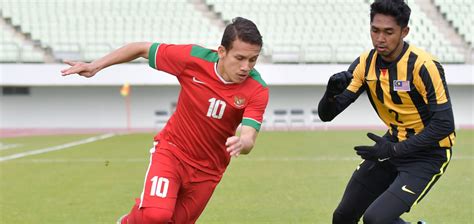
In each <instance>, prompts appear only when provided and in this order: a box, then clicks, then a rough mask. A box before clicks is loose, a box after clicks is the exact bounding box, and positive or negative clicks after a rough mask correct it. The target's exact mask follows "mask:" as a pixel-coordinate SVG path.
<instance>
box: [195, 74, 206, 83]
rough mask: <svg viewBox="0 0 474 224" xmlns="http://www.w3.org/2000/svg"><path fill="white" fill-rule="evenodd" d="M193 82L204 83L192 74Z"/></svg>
mask: <svg viewBox="0 0 474 224" xmlns="http://www.w3.org/2000/svg"><path fill="white" fill-rule="evenodd" d="M193 82H196V83H199V84H206V83H205V82H202V81H199V80H198V79H196V77H194V76H193Z"/></svg>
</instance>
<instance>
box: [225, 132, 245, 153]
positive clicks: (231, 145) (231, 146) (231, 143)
mask: <svg viewBox="0 0 474 224" xmlns="http://www.w3.org/2000/svg"><path fill="white" fill-rule="evenodd" d="M225 146H227V152H228V153H229V154H230V156H234V157H238V156H239V155H240V152H241V151H242V149H243V148H244V145H243V144H242V140H241V138H240V137H239V136H232V137H229V138H227V141H226V143H225Z"/></svg>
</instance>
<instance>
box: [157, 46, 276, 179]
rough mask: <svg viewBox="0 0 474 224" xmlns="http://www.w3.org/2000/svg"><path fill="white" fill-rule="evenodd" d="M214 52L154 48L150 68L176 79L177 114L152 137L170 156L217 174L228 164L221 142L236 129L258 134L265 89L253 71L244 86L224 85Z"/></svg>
mask: <svg viewBox="0 0 474 224" xmlns="http://www.w3.org/2000/svg"><path fill="white" fill-rule="evenodd" d="M218 59H219V58H218V55H217V52H216V51H213V50H210V49H206V48H202V47H200V46H197V45H171V44H159V43H154V44H153V45H152V46H151V48H150V53H149V64H150V66H151V67H152V68H155V69H158V70H161V71H164V72H167V73H169V74H172V75H174V76H176V77H177V78H178V81H179V83H180V85H181V91H180V94H179V98H178V103H177V107H176V111H175V112H174V114H173V115H172V116H171V117H170V119H169V120H168V122H167V124H166V126H165V127H164V128H163V130H161V132H160V133H158V134H157V135H156V136H155V140H156V141H159V142H160V144H168V145H169V146H170V147H167V148H169V150H171V151H172V152H173V153H174V155H176V156H177V157H178V158H180V159H181V160H183V161H185V162H186V163H188V164H189V165H191V166H194V167H196V168H198V169H201V170H203V171H205V172H208V173H211V174H216V175H221V174H222V173H223V172H224V170H225V169H226V167H227V165H228V164H229V162H230V155H229V153H228V152H227V151H226V146H225V143H226V141H227V138H228V137H231V136H234V135H235V132H236V129H237V127H238V126H239V124H241V123H242V125H246V126H251V127H253V128H255V129H256V130H257V131H258V130H259V129H260V126H261V123H262V119H263V114H264V112H265V108H266V106H267V103H268V87H267V85H266V83H265V82H264V81H263V80H262V79H261V77H260V74H259V73H258V72H257V71H256V70H252V71H251V72H250V76H249V77H248V78H247V79H246V80H245V81H244V82H242V83H228V82H226V81H225V80H223V79H222V77H221V76H220V75H219V74H218V73H217V60H218Z"/></svg>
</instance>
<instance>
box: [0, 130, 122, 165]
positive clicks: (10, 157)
mask: <svg viewBox="0 0 474 224" xmlns="http://www.w3.org/2000/svg"><path fill="white" fill-rule="evenodd" d="M114 135H115V134H113V133H108V134H104V135H99V136H95V137H90V138H86V139H83V140H79V141H75V142H69V143H66V144H62V145H57V146H53V147H48V148H44V149H37V150H32V151H28V152H22V153H17V154H13V155H8V156H4V157H0V162H5V161H8V160H12V159H18V158H22V157H25V156H32V155H38V154H42V153H47V152H52V151H58V150H62V149H66V148H70V147H73V146H77V145H82V144H86V143H91V142H95V141H99V140H102V139H106V138H110V137H112V136H114Z"/></svg>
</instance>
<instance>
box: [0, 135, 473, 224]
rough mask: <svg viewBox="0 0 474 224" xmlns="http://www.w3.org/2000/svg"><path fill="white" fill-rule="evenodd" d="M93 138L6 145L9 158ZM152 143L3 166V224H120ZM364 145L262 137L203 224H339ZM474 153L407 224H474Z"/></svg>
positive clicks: (463, 140)
mask: <svg viewBox="0 0 474 224" xmlns="http://www.w3.org/2000/svg"><path fill="white" fill-rule="evenodd" d="M378 134H381V132H378ZM91 136H93V135H65V136H40V137H19V138H3V139H0V142H1V143H2V144H1V146H2V148H1V150H0V157H3V158H5V157H6V156H9V155H13V154H18V153H22V152H28V151H31V150H36V149H43V148H47V147H52V146H57V145H61V144H65V143H68V142H74V141H78V140H81V139H85V138H89V137H91ZM152 137H153V134H151V133H149V134H130V135H117V136H114V137H111V138H108V139H104V140H100V141H96V142H92V143H88V144H83V145H79V146H74V147H71V148H66V149H63V150H60V151H54V152H48V153H44V154H39V155H33V156H27V157H23V158H18V159H13V160H8V161H3V162H0V223H6V224H9V223H15V224H21V223H28V224H30V223H48V224H51V223H61V224H64V223H92V224H95V223H114V222H115V220H116V219H117V217H119V216H121V215H122V214H124V213H127V212H128V211H129V210H130V208H131V206H132V204H133V199H134V198H135V197H138V196H139V195H140V193H141V189H142V184H143V177H144V175H145V171H146V168H147V166H148V158H149V153H148V150H149V148H150V147H151V145H152ZM358 144H370V140H369V139H367V138H366V137H365V131H326V132H324V131H314V132H262V133H260V136H259V139H258V140H257V144H256V147H255V148H254V149H253V151H252V153H250V154H249V155H246V156H240V157H238V158H237V159H233V160H232V162H231V164H230V166H229V168H228V170H227V172H226V174H225V175H224V178H223V180H222V182H221V183H220V184H219V185H218V187H217V189H216V191H215V193H214V195H213V197H212V198H211V200H210V202H209V204H208V206H207V207H206V209H205V211H204V213H203V214H202V216H201V217H200V219H199V220H198V223H215V224H217V223H219V224H220V223H282V224H283V223H285V224H286V223H322V224H324V223H331V216H332V211H333V209H334V208H335V207H336V205H337V203H338V202H339V200H340V198H341V196H342V193H343V190H344V188H345V185H346V183H347V181H348V179H349V177H350V175H351V174H352V171H353V170H354V169H355V167H356V166H357V165H358V163H359V162H360V160H359V159H358V157H357V156H356V154H355V152H354V150H353V146H354V145H358ZM5 146H14V147H11V148H7V147H5ZM473 146H474V131H472V130H471V131H468V130H460V131H458V132H457V143H456V145H455V147H454V148H453V160H452V161H451V164H450V165H449V167H448V169H447V172H446V174H445V175H444V176H442V177H441V179H440V180H439V181H438V183H437V184H436V185H435V186H434V187H433V189H432V190H431V192H430V193H429V194H428V195H427V196H426V197H425V198H424V199H423V201H421V203H420V204H419V205H417V206H415V207H414V208H413V209H412V211H411V212H410V213H408V214H404V215H403V218H405V219H406V220H408V221H416V220H418V219H420V218H421V219H423V220H425V221H427V222H428V223H430V224H431V223H436V224H439V223H446V224H448V223H449V224H456V223H473V222H474V216H473V211H474V194H473V189H474V184H473V178H474V157H473V154H474V152H473V148H474V147H473Z"/></svg>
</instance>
